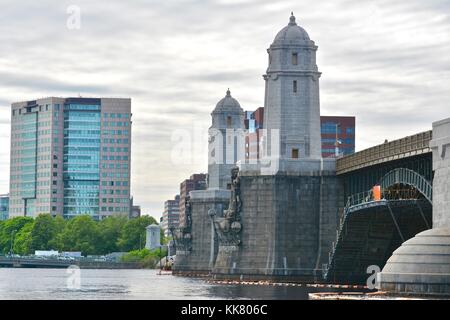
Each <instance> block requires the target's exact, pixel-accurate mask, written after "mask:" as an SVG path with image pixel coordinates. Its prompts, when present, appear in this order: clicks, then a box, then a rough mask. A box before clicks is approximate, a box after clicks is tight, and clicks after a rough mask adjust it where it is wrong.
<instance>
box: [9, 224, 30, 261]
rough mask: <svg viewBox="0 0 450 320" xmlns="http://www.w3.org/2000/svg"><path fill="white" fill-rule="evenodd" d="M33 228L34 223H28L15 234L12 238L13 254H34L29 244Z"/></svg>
mask: <svg viewBox="0 0 450 320" xmlns="http://www.w3.org/2000/svg"><path fill="white" fill-rule="evenodd" d="M33 227H34V222H32V221H30V222H28V223H27V224H25V225H24V226H23V227H22V228H21V229H20V230H19V232H17V234H16V236H15V237H14V246H13V248H14V250H13V251H14V253H16V254H20V255H22V256H23V255H28V254H32V253H34V251H33V249H32V246H31V243H32V238H31V233H32V230H33Z"/></svg>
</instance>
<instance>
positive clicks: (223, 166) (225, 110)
mask: <svg viewBox="0 0 450 320" xmlns="http://www.w3.org/2000/svg"><path fill="white" fill-rule="evenodd" d="M211 117H212V125H211V127H210V128H209V132H208V134H209V141H208V142H209V155H208V175H209V177H208V188H209V189H228V183H229V181H230V179H231V176H230V172H231V169H232V168H233V166H234V165H235V164H236V162H237V161H238V160H242V159H244V157H245V153H244V152H245V151H244V141H245V137H244V129H245V126H244V117H245V114H244V110H243V109H242V108H241V105H240V104H239V102H238V101H237V100H236V99H235V98H233V97H232V96H231V92H230V89H228V90H227V93H226V96H225V97H224V98H223V99H221V100H220V101H219V102H218V103H217V105H216V108H215V109H214V111H213V112H212V113H211Z"/></svg>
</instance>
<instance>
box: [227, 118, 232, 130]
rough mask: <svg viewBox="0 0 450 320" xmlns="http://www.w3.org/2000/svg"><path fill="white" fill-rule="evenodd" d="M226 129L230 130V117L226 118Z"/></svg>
mask: <svg viewBox="0 0 450 320" xmlns="http://www.w3.org/2000/svg"><path fill="white" fill-rule="evenodd" d="M227 128H231V116H228V117H227Z"/></svg>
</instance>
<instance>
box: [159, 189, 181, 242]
mask: <svg viewBox="0 0 450 320" xmlns="http://www.w3.org/2000/svg"><path fill="white" fill-rule="evenodd" d="M179 223H180V196H179V195H176V196H175V199H173V200H167V201H166V202H164V212H163V215H162V220H161V228H162V229H163V230H164V235H165V236H166V237H167V236H171V233H170V228H178V226H179Z"/></svg>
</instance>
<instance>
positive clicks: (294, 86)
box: [292, 80, 297, 93]
mask: <svg viewBox="0 0 450 320" xmlns="http://www.w3.org/2000/svg"><path fill="white" fill-rule="evenodd" d="M292 91H293V92H294V93H296V92H297V80H294V82H292Z"/></svg>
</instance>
